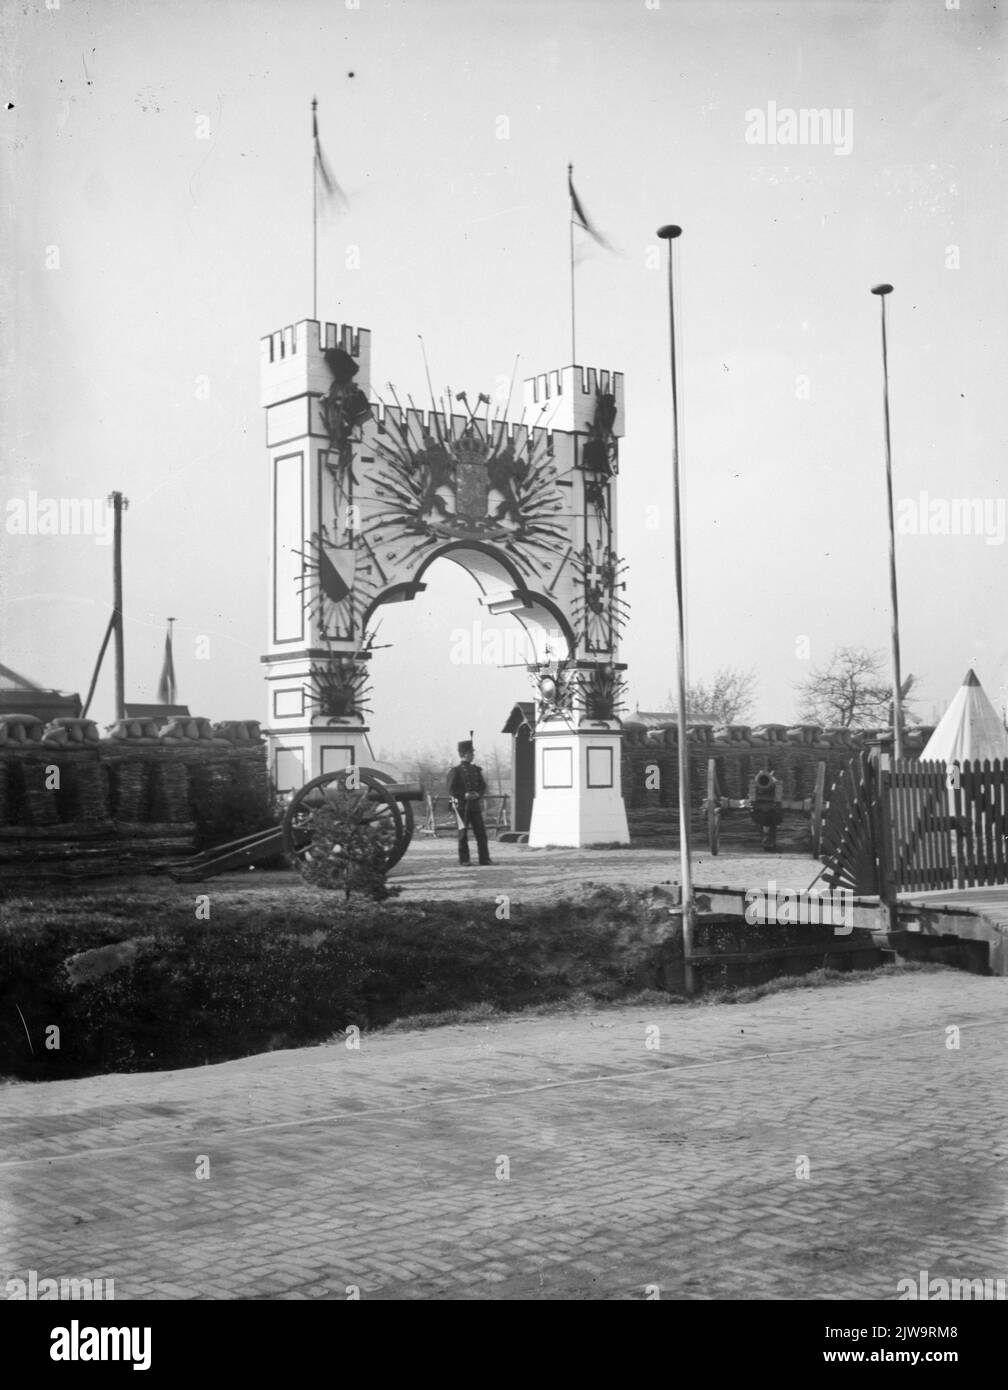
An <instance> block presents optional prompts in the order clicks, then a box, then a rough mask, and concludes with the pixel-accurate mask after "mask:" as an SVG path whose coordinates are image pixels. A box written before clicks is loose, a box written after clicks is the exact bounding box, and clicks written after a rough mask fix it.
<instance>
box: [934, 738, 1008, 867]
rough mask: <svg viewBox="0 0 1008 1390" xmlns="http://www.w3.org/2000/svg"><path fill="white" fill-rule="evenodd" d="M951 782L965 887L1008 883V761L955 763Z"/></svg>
mask: <svg viewBox="0 0 1008 1390" xmlns="http://www.w3.org/2000/svg"><path fill="white" fill-rule="evenodd" d="M948 780H949V782H950V783H951V790H950V792H949V793H948V794H949V796H950V798H951V801H952V806H953V814H954V817H955V823H956V831H957V835H958V840H959V873H960V877H961V880H962V884H963V886H964V887H968V888H974V887H976V886H977V885H979V884H987V883H1008V759H1004V760H999V759H997V758H995V759H994V761H993V762H990V761H989V760H987V759H985V760H984V761H983V762H982V763H970V762H965V763H963V764H962V766H961V768H959V769H958V772H957V771H956V768H955V764H953V766H952V769H951V770H950V773H949V777H948ZM957 784H958V785H957Z"/></svg>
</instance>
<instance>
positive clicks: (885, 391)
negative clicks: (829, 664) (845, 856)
mask: <svg viewBox="0 0 1008 1390" xmlns="http://www.w3.org/2000/svg"><path fill="white" fill-rule="evenodd" d="M892 291H893V287H892V285H875V286H874V288H873V289H872V294H876V295H878V297H879V304H880V307H881V310H882V405H883V410H884V414H885V460H886V498H887V501H888V506H889V607H890V617H891V623H892V692H893V757H894V758H902V756H903V683H902V681H901V679H900V644H899V597H898V594H897V591H896V527H895V524H894V521H893V488H892V444H891V441H890V437H889V356H888V345H887V343H886V304H885V302H886V296H887V295H890V294H892Z"/></svg>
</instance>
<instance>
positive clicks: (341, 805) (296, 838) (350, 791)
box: [283, 768, 409, 894]
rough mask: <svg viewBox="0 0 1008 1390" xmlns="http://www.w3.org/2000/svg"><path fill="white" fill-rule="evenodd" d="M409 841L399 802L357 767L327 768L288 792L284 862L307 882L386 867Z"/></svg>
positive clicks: (356, 876) (341, 883) (351, 881)
mask: <svg viewBox="0 0 1008 1390" xmlns="http://www.w3.org/2000/svg"><path fill="white" fill-rule="evenodd" d="M408 843H409V841H408V839H407V837H406V833H405V826H404V822H403V814H402V809H401V806H400V803H399V802H398V801H397V800H396V798H395V796H394V795H393V793H392V792H391V791H390V790H389V789H388V787H387V786H386V783H385V782H384V780H383V779H382V778H381V777H380V776H378V775H377V774H376V773H374V772H369V771H366V770H364V769H362V768H343V769H342V770H341V771H339V772H327V773H326V774H325V775H324V776H322V777H316V778H315V779H314V781H312V782H307V783H306V784H305V785H304V786H303V787H302V788H301V789H300V791H298V792H295V794H294V796H293V797H292V798H291V802H290V805H289V806H288V807H287V812H286V814H285V816H284V821H283V850H284V854H285V855H286V856H287V861H288V863H289V864H290V865H291V866H292V867H293V868H296V869H297V870H298V871H299V872H300V873H301V874H303V875H304V877H305V878H307V879H308V880H309V881H310V882H313V883H318V884H321V885H323V886H326V887H332V888H344V889H345V891H346V892H347V894H349V892H350V889H351V887H353V886H355V884H356V883H357V881H359V880H360V878H361V877H366V876H367V874H369V873H378V874H383V873H387V872H388V870H389V869H391V868H392V866H393V865H394V864H397V863H398V862H399V860H400V859H401V858H402V856H403V854H404V853H405V851H406V846H407V844H408Z"/></svg>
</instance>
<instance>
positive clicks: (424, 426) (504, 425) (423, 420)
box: [365, 402, 554, 454]
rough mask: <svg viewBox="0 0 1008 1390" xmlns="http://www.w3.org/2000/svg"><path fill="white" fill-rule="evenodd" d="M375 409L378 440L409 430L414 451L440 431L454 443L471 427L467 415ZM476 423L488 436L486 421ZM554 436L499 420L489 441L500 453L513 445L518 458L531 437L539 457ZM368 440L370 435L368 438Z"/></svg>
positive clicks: (377, 404)
mask: <svg viewBox="0 0 1008 1390" xmlns="http://www.w3.org/2000/svg"><path fill="white" fill-rule="evenodd" d="M372 409H373V411H374V418H373V420H372V421H371V422H370V423H369V425H368V427H367V428H368V429H372V430H376V431H377V433H378V435H379V436H381V435H390V436H391V437H392V439H393V440H399V439H400V438H401V435H402V431H403V430H406V431H407V432H408V435H409V439H410V443H411V445H412V446H413V447H416V446H417V445H419V444H421V443H422V441H423V439H424V437H425V435H429V436H430V438H432V439H435V440H436V439H437V438H438V431H440V435H441V438H445V439H450V440H452V441H455V440H458V439H461V438H462V436H463V434H464V433H465V431H466V429H467V428H468V427H469V426H470V425H471V424H472V421H470V419H469V417H468V416H467V415H455V414H452V415H451V416H449V417H447V418H446V417H445V415H444V414H443V413H442V412H441V411H435V410H421V409H419V408H418V407H416V406H408V407H407V408H406V409H405V410H403V409H401V408H400V407H399V406H397V405H391V404H388V403H387V402H372ZM477 420H478V421H479V425H480V429H481V431H482V432H483V433H484V435H486V434H487V429H486V420H485V417H480V416H477ZM553 433H554V431H553V430H552V429H550V428H547V427H546V426H545V425H529V424H528V423H527V422H525V421H518V420H497V421H496V422H494V421H491V425H490V430H489V438H490V439H491V440H493V442H494V444H495V445H496V448H497V449H498V450H501V449H503V448H505V447H506V445H507V444H510V445H511V446H512V448H513V449H514V451H515V453H516V454H517V453H521V451H522V450H524V449H525V448H526V447H527V446H528V442H529V438H530V436H531V439H532V448H533V452H535V453H538V452H539V451H540V450H543V451H545V452H552V450H553ZM366 438H367V435H365V439H366ZM498 441H499V442H498ZM365 447H366V445H365Z"/></svg>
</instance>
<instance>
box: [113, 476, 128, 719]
mask: <svg viewBox="0 0 1008 1390" xmlns="http://www.w3.org/2000/svg"><path fill="white" fill-rule="evenodd" d="M108 500H109V502H111V504H112V508H113V511H114V514H115V515H114V523H115V524H114V529H113V532H112V623H113V631H114V632H115V704H116V718H117V719H125V718H126V675H125V669H124V663H125V657H124V653H123V586H122V514H123V512H124V511H125V510H126V508H127V507H128V506H129V499H128V498H126V497H124V496H123V495H122V493H121V492H113V493H112V494H111V495H110V496H109V499H108Z"/></svg>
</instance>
